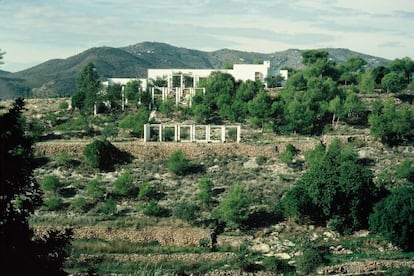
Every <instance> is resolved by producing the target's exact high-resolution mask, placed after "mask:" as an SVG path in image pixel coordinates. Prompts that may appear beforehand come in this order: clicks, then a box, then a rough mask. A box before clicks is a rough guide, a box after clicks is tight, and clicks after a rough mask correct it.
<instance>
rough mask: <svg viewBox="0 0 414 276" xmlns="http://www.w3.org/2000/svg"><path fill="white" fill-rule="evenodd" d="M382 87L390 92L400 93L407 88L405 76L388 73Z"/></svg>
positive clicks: (382, 81)
mask: <svg viewBox="0 0 414 276" xmlns="http://www.w3.org/2000/svg"><path fill="white" fill-rule="evenodd" d="M381 85H382V87H383V88H384V89H385V90H386V91H387V93H389V92H394V93H399V92H401V91H402V90H404V88H406V87H407V83H405V79H404V75H402V74H398V73H394V72H391V73H388V74H386V75H385V76H384V77H383V78H382V80H381Z"/></svg>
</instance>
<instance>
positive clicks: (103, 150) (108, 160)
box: [83, 140, 131, 170]
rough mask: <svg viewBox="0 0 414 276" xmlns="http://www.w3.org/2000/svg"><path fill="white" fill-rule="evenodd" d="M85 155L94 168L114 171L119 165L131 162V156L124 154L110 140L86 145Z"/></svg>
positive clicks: (95, 141) (96, 141)
mask: <svg viewBox="0 0 414 276" xmlns="http://www.w3.org/2000/svg"><path fill="white" fill-rule="evenodd" d="M83 155H84V156H85V159H86V162H87V163H88V165H90V166H91V167H92V168H99V169H100V170H113V168H114V165H115V164H118V163H124V162H129V161H130V159H131V157H130V156H129V154H127V153H125V152H122V151H121V150H119V149H118V148H117V147H115V146H114V145H113V144H112V143H111V142H109V141H108V140H94V141H93V142H91V143H90V144H88V145H86V147H85V149H84V151H83Z"/></svg>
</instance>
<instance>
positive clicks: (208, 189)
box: [197, 177, 214, 206]
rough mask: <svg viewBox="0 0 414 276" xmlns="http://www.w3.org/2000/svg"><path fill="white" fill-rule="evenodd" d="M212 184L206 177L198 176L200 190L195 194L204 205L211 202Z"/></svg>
mask: <svg viewBox="0 0 414 276" xmlns="http://www.w3.org/2000/svg"><path fill="white" fill-rule="evenodd" d="M213 186H214V185H213V182H212V181H211V180H210V179H208V178H206V177H203V178H200V180H199V181H198V189H199V190H200V191H199V193H198V194H197V198H198V199H199V200H201V202H202V203H203V204H205V205H206V206H209V205H211V204H212V203H213Z"/></svg>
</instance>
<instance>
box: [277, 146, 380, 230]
mask: <svg viewBox="0 0 414 276" xmlns="http://www.w3.org/2000/svg"><path fill="white" fill-rule="evenodd" d="M372 178H373V175H372V172H371V171H370V170H369V169H368V168H367V167H366V166H364V165H363V164H361V163H360V162H359V160H358V158H357V156H356V154H355V153H354V152H353V151H351V150H349V149H347V148H344V146H342V145H341V144H340V142H339V141H338V140H334V141H333V142H332V143H331V144H330V145H329V147H328V148H327V150H326V152H325V154H324V155H323V157H322V158H321V159H320V160H318V162H315V163H313V164H312V165H311V166H310V168H309V170H308V171H307V172H306V173H305V174H304V175H303V177H302V178H301V179H300V180H299V181H298V182H297V183H296V185H295V187H294V188H293V189H292V190H291V191H289V192H288V193H287V194H286V195H285V197H284V199H283V205H284V206H285V210H286V214H287V215H288V216H294V217H297V218H300V219H302V220H304V219H306V218H307V219H311V220H312V221H314V222H319V223H322V222H324V223H326V224H327V225H328V226H329V227H331V228H333V229H335V230H338V231H340V232H348V231H353V230H357V229H361V228H363V227H366V226H367V225H368V224H367V223H368V216H369V214H370V213H371V210H372V206H373V205H374V204H375V203H376V202H377V201H378V200H379V199H380V198H381V196H382V195H383V193H382V191H381V189H379V188H378V187H376V186H375V185H374V183H373V180H372Z"/></svg>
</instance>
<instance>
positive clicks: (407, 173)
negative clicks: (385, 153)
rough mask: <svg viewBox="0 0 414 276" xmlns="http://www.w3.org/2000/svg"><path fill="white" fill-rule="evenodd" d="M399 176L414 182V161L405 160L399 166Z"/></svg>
mask: <svg viewBox="0 0 414 276" xmlns="http://www.w3.org/2000/svg"><path fill="white" fill-rule="evenodd" d="M397 176H398V177H399V178H406V179H407V180H409V181H411V182H414V161H413V160H408V159H406V160H404V161H402V162H401V163H400V164H399V165H398V166H397Z"/></svg>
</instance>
